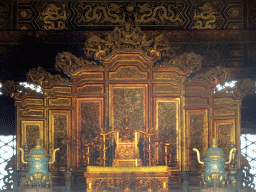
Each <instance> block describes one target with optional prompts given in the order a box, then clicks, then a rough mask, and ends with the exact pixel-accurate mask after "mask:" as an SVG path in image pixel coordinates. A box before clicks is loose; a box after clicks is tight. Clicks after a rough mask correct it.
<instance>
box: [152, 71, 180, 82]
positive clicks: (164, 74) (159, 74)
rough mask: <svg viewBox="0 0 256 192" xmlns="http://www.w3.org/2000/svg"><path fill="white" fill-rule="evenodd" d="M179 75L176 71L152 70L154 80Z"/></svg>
mask: <svg viewBox="0 0 256 192" xmlns="http://www.w3.org/2000/svg"><path fill="white" fill-rule="evenodd" d="M178 77H179V76H178V74H177V73H171V72H169V73H168V72H153V79H154V80H163V79H166V80H167V79H177V78H178Z"/></svg>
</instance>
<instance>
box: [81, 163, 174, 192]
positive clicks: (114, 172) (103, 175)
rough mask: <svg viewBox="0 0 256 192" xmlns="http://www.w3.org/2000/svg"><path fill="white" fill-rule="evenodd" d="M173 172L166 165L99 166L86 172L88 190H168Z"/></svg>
mask: <svg viewBox="0 0 256 192" xmlns="http://www.w3.org/2000/svg"><path fill="white" fill-rule="evenodd" d="M170 175H171V172H170V171H169V170H168V167H166V166H150V167H97V166H88V167H87V172H85V173H84V176H85V177H86V183H87V191H111V192H114V191H119V192H120V191H168V186H167V184H168V179H169V177H170Z"/></svg>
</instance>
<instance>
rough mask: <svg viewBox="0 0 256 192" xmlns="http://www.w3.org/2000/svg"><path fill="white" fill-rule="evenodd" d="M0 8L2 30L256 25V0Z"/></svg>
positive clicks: (25, 3)
mask: <svg viewBox="0 0 256 192" xmlns="http://www.w3.org/2000/svg"><path fill="white" fill-rule="evenodd" d="M0 7H2V9H1V10H0V11H1V12H2V13H3V14H0V15H1V16H0V17H1V22H0V28H1V29H18V30H63V29H65V30H84V29H92V28H98V27H103V28H105V27H116V26H122V24H123V23H124V21H127V18H132V19H133V21H134V23H135V24H136V25H138V26H141V27H146V28H153V27H155V26H157V27H158V28H166V29H241V28H244V26H246V27H247V28H255V26H256V22H255V19H254V18H255V17H254V14H255V11H254V10H255V2H254V1H253V0H248V1H242V0H237V1H224V0H210V1H207V0H172V1H168V0H160V1H149V0H142V1H135V0H132V1H125V0H122V1H118V2H117V1H113V0H112V1H107V0H103V1H92V0H89V1H85V0H78V1H71V0H61V1H53V0H48V1H43V0H37V1H31V0H11V1H9V0H3V1H1V6H0ZM243 7H244V8H245V9H243ZM245 12H248V14H245ZM14 18H17V19H14ZM247 22H249V23H247Z"/></svg>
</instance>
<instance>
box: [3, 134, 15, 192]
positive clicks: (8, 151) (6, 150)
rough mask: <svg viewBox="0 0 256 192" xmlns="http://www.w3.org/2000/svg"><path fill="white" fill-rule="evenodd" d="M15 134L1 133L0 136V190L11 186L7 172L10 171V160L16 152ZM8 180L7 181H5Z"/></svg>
mask: <svg viewBox="0 0 256 192" xmlns="http://www.w3.org/2000/svg"><path fill="white" fill-rule="evenodd" d="M15 146H16V136H13V135H8V136H5V135H1V136H0V190H1V189H9V187H12V182H10V181H12V180H10V179H11V178H10V177H8V173H11V172H12V165H11V163H10V162H11V161H12V160H13V159H14V157H15V156H14V155H15V154H16V150H15ZM6 182H8V183H6Z"/></svg>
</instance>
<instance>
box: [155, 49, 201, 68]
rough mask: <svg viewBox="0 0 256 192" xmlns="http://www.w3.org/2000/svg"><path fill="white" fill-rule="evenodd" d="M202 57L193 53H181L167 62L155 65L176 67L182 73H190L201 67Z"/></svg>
mask: <svg viewBox="0 0 256 192" xmlns="http://www.w3.org/2000/svg"><path fill="white" fill-rule="evenodd" d="M202 59H203V57H202V56H201V55H199V54H196V53H194V52H190V53H187V52H185V53H183V54H182V55H179V56H177V57H175V58H172V59H170V60H169V61H164V62H162V63H158V64H156V67H176V68H178V69H180V70H182V71H185V72H190V71H194V70H197V69H200V68H201V67H202Z"/></svg>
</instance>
